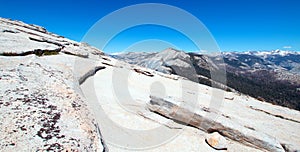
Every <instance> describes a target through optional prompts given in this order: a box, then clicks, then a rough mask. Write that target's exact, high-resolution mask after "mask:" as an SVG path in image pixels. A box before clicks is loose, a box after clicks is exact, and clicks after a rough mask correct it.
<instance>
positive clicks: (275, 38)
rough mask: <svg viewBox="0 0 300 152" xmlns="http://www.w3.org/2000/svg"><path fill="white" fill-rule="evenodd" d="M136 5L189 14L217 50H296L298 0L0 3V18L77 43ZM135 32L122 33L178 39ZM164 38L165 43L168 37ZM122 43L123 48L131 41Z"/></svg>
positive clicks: (299, 47) (299, 26)
mask: <svg viewBox="0 0 300 152" xmlns="http://www.w3.org/2000/svg"><path fill="white" fill-rule="evenodd" d="M138 3H163V4H169V5H174V6H177V7H179V8H182V9H184V10H186V11H188V12H190V13H191V14H193V15H195V16H196V17H197V18H199V19H200V20H201V21H202V22H203V23H204V24H205V26H206V27H207V28H208V29H209V31H210V32H211V33H212V35H213V36H214V38H215V39H216V41H217V43H218V44H219V46H220V48H221V50H222V51H248V50H274V49H286V48H288V49H289V50H295V51H300V11H299V8H300V1H299V0H193V1H191V0H185V1H183V0H169V1H167V0H130V1H125V0H84V1H74V0H40V1H37V0H35V1H30V0H15V1H14V0H5V1H4V0H0V4H1V5H0V16H1V17H4V18H11V19H16V20H22V21H24V22H26V23H32V24H37V25H41V26H43V27H45V28H47V29H48V31H51V32H54V33H57V34H59V35H63V36H65V37H67V38H70V39H73V40H76V41H81V39H82V38H83V36H84V35H85V33H86V32H87V31H88V30H89V28H90V27H91V26H92V25H93V24H94V23H95V22H97V21H98V20H99V19H101V18H102V17H104V16H105V15H107V14H108V13H110V12H112V11H115V10H117V9H120V8H122V7H125V6H128V5H132V4H138ZM139 28H142V27H137V28H136V29H129V30H127V31H125V32H124V33H125V34H124V33H123V35H126V37H128V36H130V32H131V33H134V35H132V37H134V38H137V37H139V36H140V37H139V38H140V39H141V38H147V39H160V38H161V37H163V36H164V33H168V35H169V36H170V37H172V36H173V37H174V36H175V35H178V33H176V32H174V31H172V30H170V29H166V28H163V27H149V26H145V27H144V29H143V31H149V33H155V31H156V33H160V34H157V35H155V34H154V35H152V36H149V35H147V36H145V35H144V36H143V35H139V34H137V33H141V32H137V31H138V30H139ZM157 31H161V32H157ZM126 32H127V33H126ZM172 33H173V34H172ZM179 35H180V34H179ZM126 37H125V36H122V35H121V36H120V37H118V38H115V40H116V41H114V43H113V45H118V41H119V42H121V41H122V42H123V44H124V38H126ZM122 38H123V39H122ZM181 38H182V39H181V40H182V41H185V40H184V39H185V38H183V37H181ZM164 39H165V40H166V41H168V38H164ZM181 40H174V39H173V40H170V41H171V42H172V43H173V44H174V45H178V47H179V48H181V49H187V50H188V49H191V48H192V47H190V48H189V47H185V45H184V44H183V43H176V41H181ZM182 41H181V42H182ZM126 42H128V44H127V45H129V43H133V42H134V41H129V40H128V41H126ZM187 43H188V42H187ZM123 44H121V43H120V44H119V46H120V47H119V48H116V49H117V50H114V51H122V49H124V48H125V47H126V46H125V45H124V46H122V45H123ZM187 45H190V44H187ZM187 45H186V46H187ZM162 46H163V45H162ZM127 47H128V46H127ZM284 47H286V48H284ZM289 47H291V48H289ZM109 51H111V50H109ZM189 51H194V50H189Z"/></svg>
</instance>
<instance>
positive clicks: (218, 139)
mask: <svg viewBox="0 0 300 152" xmlns="http://www.w3.org/2000/svg"><path fill="white" fill-rule="evenodd" d="M205 141H206V143H207V144H208V145H210V146H211V147H213V148H214V149H216V150H227V144H228V143H227V140H226V139H225V138H224V137H223V136H221V135H220V134H219V133H218V132H213V133H211V134H208V135H207V137H206V139H205Z"/></svg>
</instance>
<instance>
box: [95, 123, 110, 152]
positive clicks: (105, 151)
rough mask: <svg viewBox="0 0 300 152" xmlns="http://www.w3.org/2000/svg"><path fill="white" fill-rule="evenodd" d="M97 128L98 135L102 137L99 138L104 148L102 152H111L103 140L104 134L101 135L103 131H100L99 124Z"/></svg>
mask: <svg viewBox="0 0 300 152" xmlns="http://www.w3.org/2000/svg"><path fill="white" fill-rule="evenodd" d="M95 127H96V128H97V131H98V134H99V136H100V137H99V138H100V142H101V144H102V146H103V150H102V152H109V150H108V147H107V145H106V143H105V141H104V139H103V136H102V133H101V131H100V128H99V126H98V125H97V124H95Z"/></svg>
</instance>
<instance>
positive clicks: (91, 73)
mask: <svg viewBox="0 0 300 152" xmlns="http://www.w3.org/2000/svg"><path fill="white" fill-rule="evenodd" d="M105 68H106V67H105V66H98V67H95V68H94V69H92V70H90V71H88V72H87V73H86V74H84V75H83V76H82V77H80V78H79V80H78V82H79V85H81V84H83V83H84V82H85V80H86V79H88V78H89V77H92V76H94V75H95V74H96V73H97V72H98V71H99V70H102V69H105Z"/></svg>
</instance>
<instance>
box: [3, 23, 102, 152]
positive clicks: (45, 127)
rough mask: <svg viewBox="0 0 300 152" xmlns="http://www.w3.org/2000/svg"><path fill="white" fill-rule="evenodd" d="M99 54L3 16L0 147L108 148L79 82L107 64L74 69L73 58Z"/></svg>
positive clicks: (39, 148)
mask: <svg viewBox="0 0 300 152" xmlns="http://www.w3.org/2000/svg"><path fill="white" fill-rule="evenodd" d="M100 55H103V53H102V52H101V51H99V50H96V49H95V48H92V47H90V46H88V45H86V44H82V43H77V42H74V41H71V40H68V39H66V38H63V37H60V36H57V35H55V34H51V33H49V32H47V31H46V30H45V29H44V28H42V27H39V26H35V25H28V24H25V23H22V22H18V21H11V20H7V19H0V115H1V117H0V122H1V123H0V130H1V134H0V139H1V143H0V149H1V150H2V151H107V148H106V146H105V142H104V140H103V137H102V135H101V130H100V129H99V127H98V124H97V122H96V121H95V120H94V115H93V113H92V112H90V110H89V109H88V107H87V105H86V101H85V98H84V96H83V95H82V93H81V91H80V88H79V83H82V81H83V80H84V79H85V77H88V76H90V75H91V72H89V71H92V70H94V69H97V70H100V69H102V68H103V67H101V66H100V67H99V66H94V65H92V66H91V67H88V68H87V67H85V69H86V70H87V71H83V70H81V71H82V72H81V73H82V76H81V77H80V78H79V77H76V76H75V75H74V72H75V70H74V69H76V67H74V62H81V61H82V60H83V59H80V58H100ZM77 71H78V69H77Z"/></svg>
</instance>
